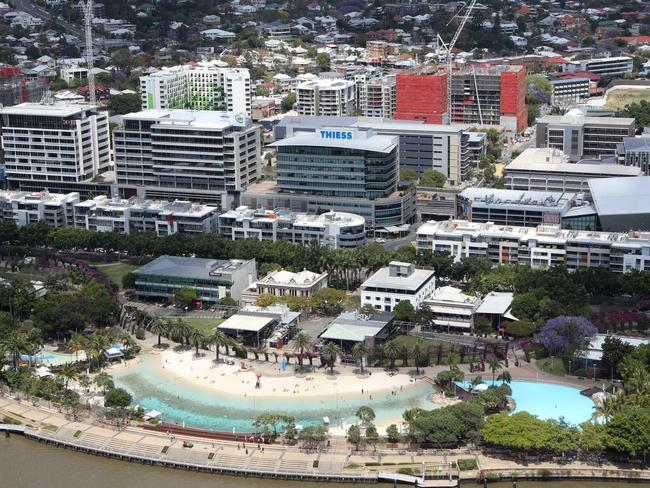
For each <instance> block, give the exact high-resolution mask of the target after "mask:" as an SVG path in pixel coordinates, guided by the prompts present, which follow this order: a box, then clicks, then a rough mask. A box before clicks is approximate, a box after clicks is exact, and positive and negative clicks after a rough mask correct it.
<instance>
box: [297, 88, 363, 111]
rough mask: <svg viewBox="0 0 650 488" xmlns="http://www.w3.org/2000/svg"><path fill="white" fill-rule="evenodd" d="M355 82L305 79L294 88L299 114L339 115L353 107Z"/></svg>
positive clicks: (352, 109) (351, 109)
mask: <svg viewBox="0 0 650 488" xmlns="http://www.w3.org/2000/svg"><path fill="white" fill-rule="evenodd" d="M355 91H356V90H355V84H354V81H350V80H337V79H332V80H330V79H327V80H313V81H305V82H304V83H301V84H299V85H298V87H297V88H296V102H297V103H296V105H297V111H298V114H299V115H323V116H331V117H341V116H344V115H352V114H353V113H354V108H355V96H356V95H355Z"/></svg>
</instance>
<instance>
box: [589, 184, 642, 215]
mask: <svg viewBox="0 0 650 488" xmlns="http://www.w3.org/2000/svg"><path fill="white" fill-rule="evenodd" d="M589 189H590V191H591V196H592V198H593V201H594V206H595V207H596V210H597V212H598V214H599V215H634V214H650V176H637V177H636V178H598V179H593V180H589Z"/></svg>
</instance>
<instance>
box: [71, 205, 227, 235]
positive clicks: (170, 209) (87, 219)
mask: <svg viewBox="0 0 650 488" xmlns="http://www.w3.org/2000/svg"><path fill="white" fill-rule="evenodd" d="M217 213H218V209H217V207H210V206H207V205H200V204H197V203H190V202H182V201H174V202H169V201H164V200H161V201H152V200H141V199H137V198H130V199H128V200H125V199H119V198H107V197H105V196H98V197H95V198H94V199H92V200H86V201H84V202H77V203H75V204H74V221H73V222H74V226H75V227H81V228H84V229H88V230H93V231H96V232H118V233H120V234H130V233H131V232H155V234H156V235H157V236H159V237H163V236H168V235H172V234H204V233H214V232H216V230H217Z"/></svg>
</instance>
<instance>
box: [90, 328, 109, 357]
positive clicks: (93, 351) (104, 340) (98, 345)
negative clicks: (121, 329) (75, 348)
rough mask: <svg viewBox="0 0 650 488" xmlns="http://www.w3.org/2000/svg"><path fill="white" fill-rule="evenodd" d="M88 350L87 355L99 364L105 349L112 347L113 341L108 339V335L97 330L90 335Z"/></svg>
mask: <svg viewBox="0 0 650 488" xmlns="http://www.w3.org/2000/svg"><path fill="white" fill-rule="evenodd" d="M87 347H88V350H87V351H86V355H87V356H88V357H89V358H90V360H91V361H92V362H95V361H96V362H97V364H99V363H100V362H101V360H102V357H103V355H104V352H105V351H108V349H109V348H110V347H111V342H110V341H109V340H108V337H107V336H106V335H104V334H102V333H100V332H95V333H94V334H93V335H91V336H90V340H89V341H88V346H87Z"/></svg>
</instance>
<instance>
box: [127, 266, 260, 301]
mask: <svg viewBox="0 0 650 488" xmlns="http://www.w3.org/2000/svg"><path fill="white" fill-rule="evenodd" d="M133 274H134V275H135V291H136V294H137V296H138V299H139V300H155V301H171V300H172V299H173V297H174V294H175V293H176V292H177V291H178V290H180V289H181V288H186V287H187V288H192V289H193V290H194V291H196V299H197V302H198V304H199V305H202V304H213V303H218V302H219V300H221V299H222V298H226V297H229V298H232V299H234V300H239V298H240V297H241V294H242V292H243V291H244V290H245V289H246V288H248V287H249V286H250V285H251V284H252V283H253V282H254V281H256V280H257V267H256V264H255V260H254V259H251V260H248V261H245V260H239V259H230V260H218V259H200V258H191V257H182V256H160V257H158V258H156V259H154V260H153V261H151V262H150V263H147V264H145V265H144V266H142V267H140V268H138V269H136V270H135V271H133Z"/></svg>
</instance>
